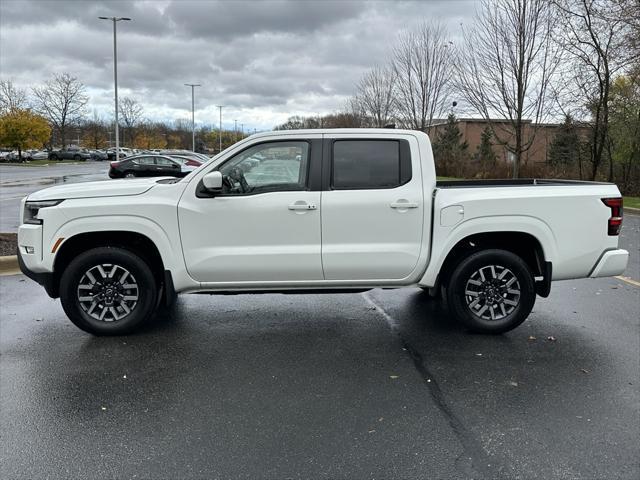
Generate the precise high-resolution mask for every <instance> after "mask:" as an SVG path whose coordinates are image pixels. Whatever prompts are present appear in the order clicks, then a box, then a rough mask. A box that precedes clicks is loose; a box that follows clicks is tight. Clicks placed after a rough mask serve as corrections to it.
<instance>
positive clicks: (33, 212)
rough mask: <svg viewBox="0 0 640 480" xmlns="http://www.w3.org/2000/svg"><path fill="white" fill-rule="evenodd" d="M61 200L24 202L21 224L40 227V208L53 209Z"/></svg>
mask: <svg viewBox="0 0 640 480" xmlns="http://www.w3.org/2000/svg"><path fill="white" fill-rule="evenodd" d="M60 202H62V200H44V201H42V202H29V201H27V202H25V204H24V215H23V217H22V223H31V224H35V225H42V220H41V219H39V218H38V212H39V211H40V209H41V208H47V207H55V206H56V205H58V204H59V203H60Z"/></svg>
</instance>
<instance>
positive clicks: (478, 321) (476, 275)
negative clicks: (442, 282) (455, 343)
mask: <svg viewBox="0 0 640 480" xmlns="http://www.w3.org/2000/svg"><path fill="white" fill-rule="evenodd" d="M446 297H447V304H448V305H449V309H450V310H451V312H452V313H453V315H454V316H455V317H456V319H457V320H458V321H460V322H461V323H462V324H463V325H464V326H465V327H467V328H468V329H469V330H472V331H474V332H478V333H493V334H499V333H504V332H508V331H509V330H512V329H514V328H516V327H517V326H518V325H520V324H521V323H522V322H524V321H525V320H526V318H527V317H528V316H529V313H531V309H532V308H533V304H534V303H535V300H536V292H535V279H534V276H533V273H532V272H531V269H530V268H529V266H528V265H527V264H526V263H525V262H524V261H523V260H522V259H521V258H520V257H519V256H517V255H515V254H513V253H511V252H509V251H506V250H498V249H491V250H483V251H480V252H477V253H474V254H471V255H470V256H468V257H467V258H465V259H464V260H462V261H461V262H460V263H459V264H458V265H457V266H456V268H455V269H454V271H453V273H452V274H451V277H450V280H449V282H448V285H447V288H446Z"/></svg>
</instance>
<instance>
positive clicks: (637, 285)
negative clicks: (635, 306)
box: [614, 275, 640, 287]
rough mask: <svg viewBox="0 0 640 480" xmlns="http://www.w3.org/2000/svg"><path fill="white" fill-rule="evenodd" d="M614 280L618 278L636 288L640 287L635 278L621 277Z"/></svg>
mask: <svg viewBox="0 0 640 480" xmlns="http://www.w3.org/2000/svg"><path fill="white" fill-rule="evenodd" d="M614 278H617V279H618V280H622V281H623V282H626V283H628V284H629V285H633V286H634V287H640V282H639V281H637V280H634V279H633V278H629V277H623V276H621V275H620V276H617V277H614Z"/></svg>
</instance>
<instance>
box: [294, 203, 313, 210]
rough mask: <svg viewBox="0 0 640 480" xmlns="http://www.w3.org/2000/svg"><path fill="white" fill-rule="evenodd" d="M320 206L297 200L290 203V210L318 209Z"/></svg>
mask: <svg viewBox="0 0 640 480" xmlns="http://www.w3.org/2000/svg"><path fill="white" fill-rule="evenodd" d="M317 208H318V207H317V206H316V205H315V204H314V203H307V202H295V203H292V204H291V205H289V210H316V209H317Z"/></svg>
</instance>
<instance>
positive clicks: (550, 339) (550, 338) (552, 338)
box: [547, 335, 556, 342]
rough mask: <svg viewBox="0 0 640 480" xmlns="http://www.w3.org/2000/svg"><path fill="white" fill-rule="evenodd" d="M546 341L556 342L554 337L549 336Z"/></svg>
mask: <svg viewBox="0 0 640 480" xmlns="http://www.w3.org/2000/svg"><path fill="white" fill-rule="evenodd" d="M547 340H549V341H550V342H555V341H556V337H554V336H551V335H549V336H548V337H547Z"/></svg>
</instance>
